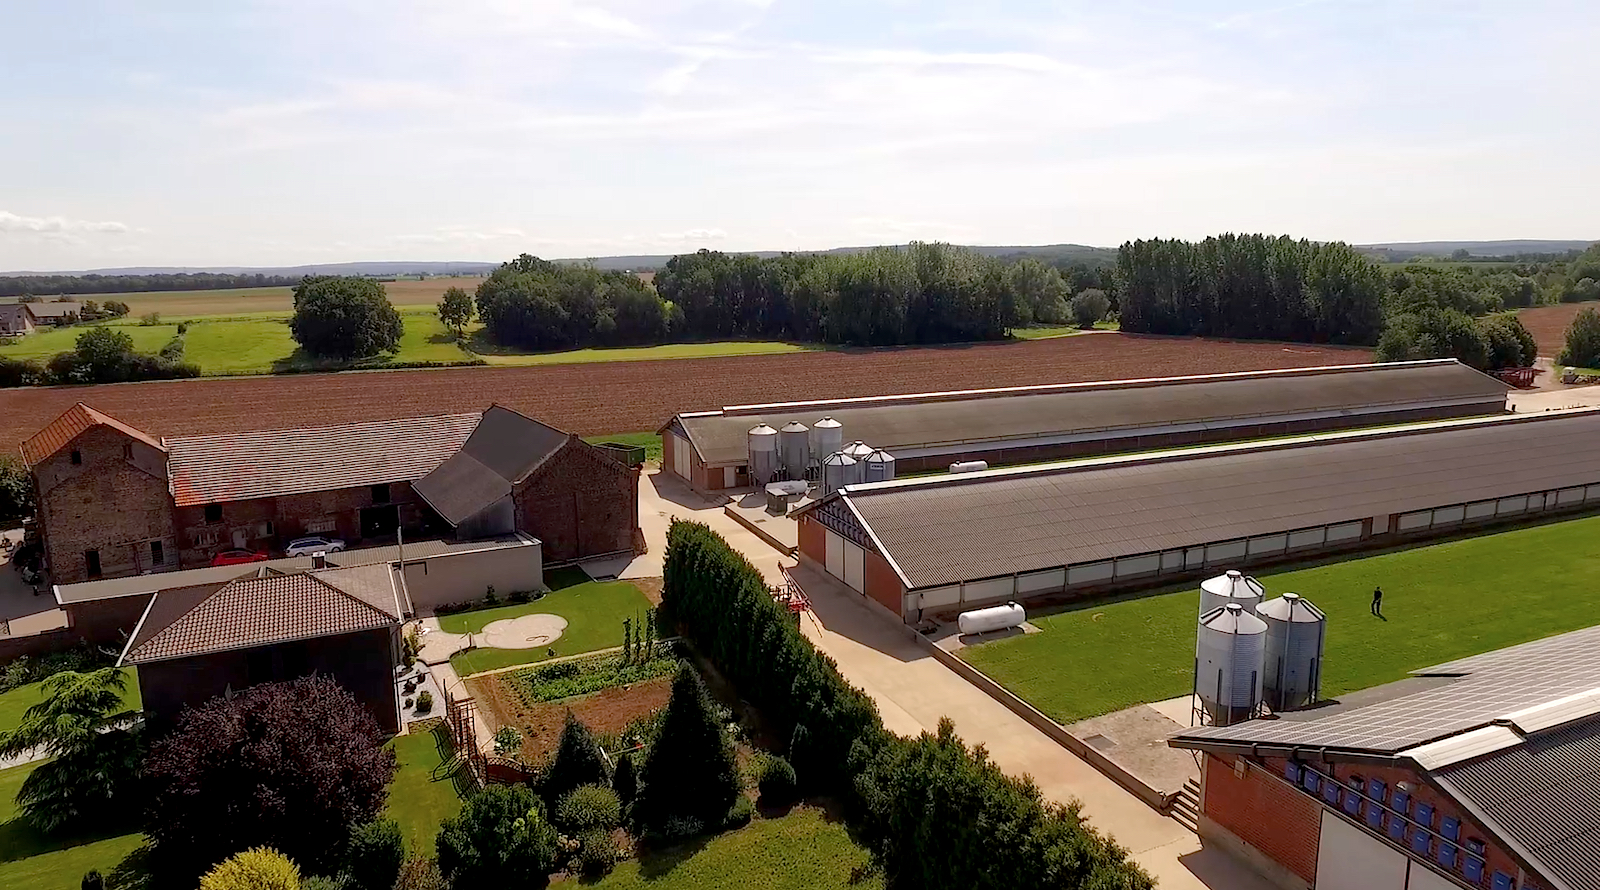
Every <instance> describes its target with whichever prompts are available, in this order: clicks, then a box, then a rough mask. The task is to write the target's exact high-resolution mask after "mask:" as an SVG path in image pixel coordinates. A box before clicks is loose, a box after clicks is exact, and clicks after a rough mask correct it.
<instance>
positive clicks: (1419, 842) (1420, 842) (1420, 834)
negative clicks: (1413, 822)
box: [1411, 825, 1433, 857]
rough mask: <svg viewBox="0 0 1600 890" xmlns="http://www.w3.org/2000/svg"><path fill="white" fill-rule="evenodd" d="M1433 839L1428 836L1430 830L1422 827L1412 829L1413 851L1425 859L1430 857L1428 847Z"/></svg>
mask: <svg viewBox="0 0 1600 890" xmlns="http://www.w3.org/2000/svg"><path fill="white" fill-rule="evenodd" d="M1432 840H1433V839H1432V838H1430V837H1429V836H1428V830H1427V829H1425V828H1423V827H1422V826H1421V825H1417V826H1415V827H1413V828H1412V829H1411V850H1412V852H1414V853H1420V854H1421V855H1423V856H1424V857H1425V856H1427V855H1428V845H1429V843H1430V842H1431V841H1432Z"/></svg>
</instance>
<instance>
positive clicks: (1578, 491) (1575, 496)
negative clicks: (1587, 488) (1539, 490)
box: [1556, 488, 1583, 507]
mask: <svg viewBox="0 0 1600 890" xmlns="http://www.w3.org/2000/svg"><path fill="white" fill-rule="evenodd" d="M1581 503H1583V489H1582V488H1563V489H1561V490H1560V491H1558V492H1556V505H1557V506H1561V507H1565V506H1566V505H1568V504H1581Z"/></svg>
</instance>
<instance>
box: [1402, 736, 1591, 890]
mask: <svg viewBox="0 0 1600 890" xmlns="http://www.w3.org/2000/svg"><path fill="white" fill-rule="evenodd" d="M1434 779H1435V781H1437V782H1438V783H1439V784H1440V786H1441V787H1443V788H1444V789H1445V790H1446V791H1447V792H1449V793H1450V794H1451V795H1452V796H1454V797H1456V798H1457V799H1458V800H1461V801H1463V802H1464V803H1466V804H1468V805H1469V807H1470V808H1471V809H1473V810H1476V812H1477V815H1479V817H1480V818H1483V819H1484V820H1485V821H1486V822H1488V823H1490V824H1489V825H1486V826H1485V827H1486V828H1489V829H1490V830H1491V831H1494V832H1495V833H1496V834H1499V835H1501V836H1502V837H1505V838H1508V839H1510V840H1511V841H1512V842H1514V843H1515V844H1517V845H1518V846H1520V847H1521V848H1522V850H1523V851H1524V853H1525V854H1527V855H1530V856H1531V858H1533V859H1534V863H1533V864H1534V865H1536V866H1539V867H1540V871H1543V872H1545V873H1546V874H1547V875H1548V876H1549V877H1550V878H1551V879H1554V880H1556V881H1559V882H1561V883H1563V884H1565V886H1566V887H1568V888H1571V890H1600V720H1589V721H1585V722H1583V723H1579V724H1574V725H1572V726H1568V727H1566V728H1563V729H1558V730H1554V731H1551V732H1548V733H1541V734H1539V735H1536V736H1534V737H1532V738H1529V739H1528V740H1527V741H1526V742H1525V743H1524V744H1522V745H1520V746H1517V747H1515V748H1510V749H1508V750H1505V751H1501V752H1499V753H1497V754H1495V755H1493V756H1490V757H1485V758H1482V759H1479V760H1474V761H1471V762H1468V763H1462V764H1459V765H1456V766H1450V767H1446V768H1444V769H1441V770H1439V771H1438V772H1436V773H1434Z"/></svg>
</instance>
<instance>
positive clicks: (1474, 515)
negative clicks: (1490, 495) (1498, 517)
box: [1467, 501, 1494, 519]
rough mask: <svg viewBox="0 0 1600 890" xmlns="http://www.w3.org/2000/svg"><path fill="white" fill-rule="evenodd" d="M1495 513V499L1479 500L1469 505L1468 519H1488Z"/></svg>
mask: <svg viewBox="0 0 1600 890" xmlns="http://www.w3.org/2000/svg"><path fill="white" fill-rule="evenodd" d="M1493 515H1494V501H1478V502H1477V503H1475V504H1468V505H1467V518H1468V519H1488V518H1489V517H1490V516H1493Z"/></svg>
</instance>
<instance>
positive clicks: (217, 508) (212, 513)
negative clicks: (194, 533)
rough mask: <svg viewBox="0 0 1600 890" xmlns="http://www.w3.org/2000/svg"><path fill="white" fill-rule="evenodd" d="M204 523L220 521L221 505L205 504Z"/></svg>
mask: <svg viewBox="0 0 1600 890" xmlns="http://www.w3.org/2000/svg"><path fill="white" fill-rule="evenodd" d="M206 521H207V522H221V521H222V505H221V504H206Z"/></svg>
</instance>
